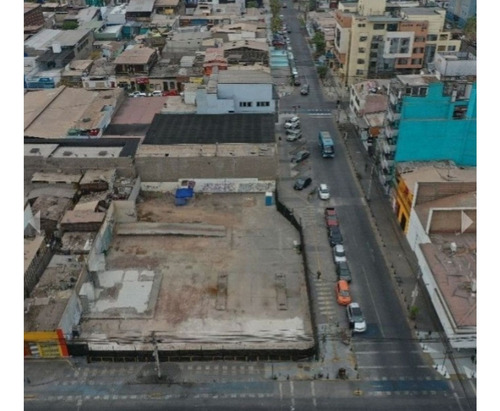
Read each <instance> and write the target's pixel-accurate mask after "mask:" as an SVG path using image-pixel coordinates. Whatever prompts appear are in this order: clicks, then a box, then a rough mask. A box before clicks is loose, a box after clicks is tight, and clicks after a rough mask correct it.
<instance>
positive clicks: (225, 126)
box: [143, 114, 275, 145]
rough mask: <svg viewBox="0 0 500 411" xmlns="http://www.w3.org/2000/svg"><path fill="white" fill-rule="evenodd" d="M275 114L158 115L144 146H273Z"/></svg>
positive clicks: (147, 134)
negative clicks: (232, 144)
mask: <svg viewBox="0 0 500 411" xmlns="http://www.w3.org/2000/svg"><path fill="white" fill-rule="evenodd" d="M274 121H275V119H274V115H273V114H156V115H155V117H154V119H153V122H152V123H151V127H150V128H149V130H148V132H147V133H146V138H145V139H144V141H143V144H151V145H171V144H215V143H221V144H222V143H249V144H260V143H273V142H274Z"/></svg>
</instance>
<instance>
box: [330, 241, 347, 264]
mask: <svg viewBox="0 0 500 411" xmlns="http://www.w3.org/2000/svg"><path fill="white" fill-rule="evenodd" d="M333 259H334V261H335V264H338V263H340V262H342V261H347V257H346V255H345V250H344V246H343V245H342V244H336V245H335V247H333Z"/></svg>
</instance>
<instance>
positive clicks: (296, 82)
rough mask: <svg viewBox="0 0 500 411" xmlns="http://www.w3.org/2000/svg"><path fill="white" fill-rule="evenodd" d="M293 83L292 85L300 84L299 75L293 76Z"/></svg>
mask: <svg viewBox="0 0 500 411" xmlns="http://www.w3.org/2000/svg"><path fill="white" fill-rule="evenodd" d="M293 85H294V86H300V78H299V76H298V75H297V76H293Z"/></svg>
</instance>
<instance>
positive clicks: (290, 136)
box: [286, 130, 302, 141]
mask: <svg viewBox="0 0 500 411" xmlns="http://www.w3.org/2000/svg"><path fill="white" fill-rule="evenodd" d="M289 131H290V130H287V131H286V141H297V140H300V139H301V138H302V131H300V130H293V132H289Z"/></svg>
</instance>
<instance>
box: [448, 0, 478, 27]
mask: <svg viewBox="0 0 500 411" xmlns="http://www.w3.org/2000/svg"><path fill="white" fill-rule="evenodd" d="M475 15H476V0H450V4H449V5H448V8H447V9H446V19H447V20H449V21H452V22H454V23H455V24H456V25H457V26H458V27H460V28H462V29H463V28H464V27H465V23H466V22H467V20H468V19H470V18H471V17H474V16H475Z"/></svg>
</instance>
